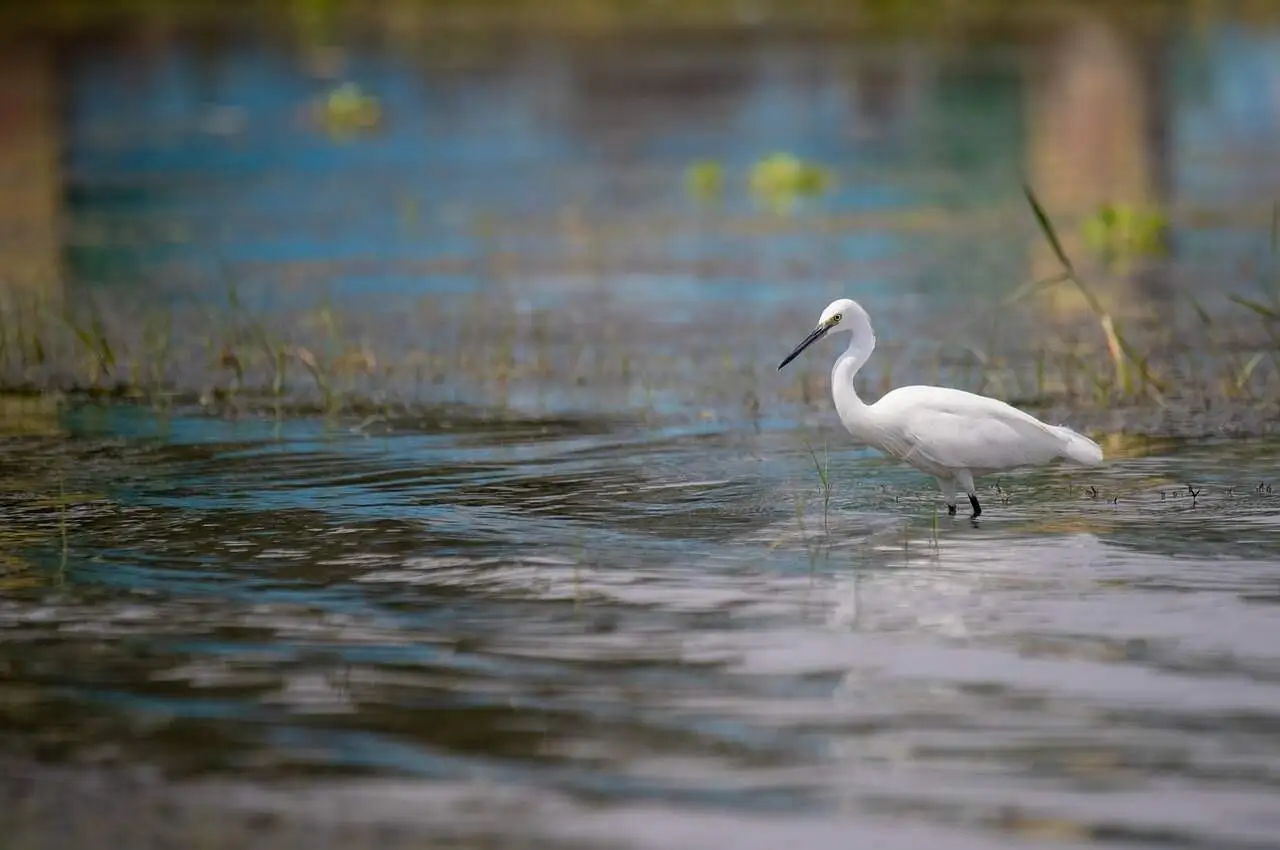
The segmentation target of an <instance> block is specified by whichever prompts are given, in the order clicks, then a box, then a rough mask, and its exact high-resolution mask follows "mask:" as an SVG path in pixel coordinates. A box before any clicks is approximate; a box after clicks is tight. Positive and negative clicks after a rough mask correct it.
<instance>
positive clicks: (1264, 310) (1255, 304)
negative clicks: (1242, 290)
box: [1227, 295, 1280, 321]
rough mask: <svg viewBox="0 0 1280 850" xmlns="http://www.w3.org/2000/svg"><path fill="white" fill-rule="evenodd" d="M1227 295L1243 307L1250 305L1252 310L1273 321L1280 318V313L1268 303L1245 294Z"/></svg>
mask: <svg viewBox="0 0 1280 850" xmlns="http://www.w3.org/2000/svg"><path fill="white" fill-rule="evenodd" d="M1227 297H1228V298H1230V299H1231V300H1232V301H1234V302H1236V303H1237V304H1239V305H1240V306H1241V307H1248V308H1249V309H1250V310H1252V311H1253V312H1255V313H1257V314H1258V315H1259V316H1262V317H1264V318H1267V319H1270V320H1272V321H1276V320H1278V319H1280V313H1278V312H1276V311H1275V310H1273V309H1271V308H1270V307H1268V306H1267V305H1266V304H1263V303H1261V302H1259V301H1254V300H1253V299H1252V298H1245V297H1244V296H1243V295H1228V296H1227Z"/></svg>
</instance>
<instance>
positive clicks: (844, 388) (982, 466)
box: [778, 298, 1103, 521]
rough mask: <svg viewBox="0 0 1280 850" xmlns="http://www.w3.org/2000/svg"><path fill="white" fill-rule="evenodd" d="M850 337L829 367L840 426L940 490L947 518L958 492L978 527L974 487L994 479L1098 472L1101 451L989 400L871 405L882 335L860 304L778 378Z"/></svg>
mask: <svg viewBox="0 0 1280 850" xmlns="http://www.w3.org/2000/svg"><path fill="white" fill-rule="evenodd" d="M837 333H848V334H849V337H850V339H849V347H848V348H846V349H845V350H844V353H842V354H841V355H840V356H839V357H837V358H836V362H835V365H834V366H832V367H831V396H832V398H833V399H834V401H835V405H836V412H837V413H838V414H839V416H840V422H841V423H842V424H843V425H844V427H845V428H846V429H847V430H848V431H849V433H850V434H852V435H853V437H854V438H855V439H856V440H858V441H859V442H861V443H863V444H865V445H869V446H871V447H872V448H875V449H878V450H879V451H881V452H882V453H884V454H887V455H889V456H891V457H894V458H897V459H898V460H901V461H904V462H906V463H908V464H910V465H911V466H913V467H915V468H916V469H918V470H920V471H921V472H924V473H925V474H927V475H932V476H933V477H934V478H935V479H937V482H938V489H939V490H940V491H941V492H942V498H943V501H944V502H946V505H947V513H948V514H950V515H951V516H955V514H956V489H957V488H959V489H960V490H963V491H964V492H965V493H966V494H968V496H969V504H970V506H971V507H972V508H973V515H972V519H973V520H975V521H976V520H977V518H978V517H979V516H980V515H981V514H982V505H981V504H980V503H979V502H978V492H977V489H976V487H975V486H974V479H975V478H978V477H980V476H983V475H988V474H991V473H993V472H999V471H1002V470H1006V469H1014V468H1016V467H1024V466H1039V465H1044V464H1048V463H1053V462H1054V461H1057V460H1059V459H1061V460H1065V461H1068V462H1071V463H1075V464H1079V465H1082V466H1100V465H1101V464H1102V462H1103V457H1102V447H1101V446H1099V445H1098V444H1097V443H1095V442H1094V441H1093V440H1091V439H1089V438H1088V437H1086V436H1084V435H1083V434H1080V433H1077V432H1076V431H1073V430H1071V429H1070V428H1068V427H1066V426H1064V425H1049V424H1047V423H1045V422H1041V421H1040V420H1039V419H1037V418H1035V417H1034V416H1032V415H1031V414H1029V413H1025V412H1023V411H1021V410H1019V409H1017V408H1016V407H1013V406H1012V405H1010V404H1006V403H1005V402H1003V401H1000V400H999V399H994V398H990V397H988V396H983V395H977V394H976V393H971V392H966V391H965V390H958V389H953V388H951V387H932V386H909V387H898V388H897V389H895V390H891V391H889V392H887V393H885V394H884V395H883V396H881V398H880V399H879V400H878V401H876V402H875V403H873V404H866V403H864V402H863V401H862V399H861V398H859V397H858V392H857V390H856V389H854V386H853V378H854V376H855V375H857V374H858V370H859V369H861V368H862V366H863V364H865V363H866V362H867V360H868V359H869V358H870V357H871V353H872V352H873V351H874V350H875V347H876V335H875V332H874V331H873V330H872V328H871V318H870V316H868V315H867V311H866V310H864V309H863V308H862V306H861V305H859V304H858V302H856V301H854V300H853V299H851V298H838V299H836V300H835V301H832V302H831V303H830V304H829V305H827V308H826V309H825V310H823V311H822V315H821V316H820V317H819V318H818V324H817V327H815V328H814V329H813V330H812V331H810V332H809V335H808V336H806V337H805V338H804V339H803V340H801V341H800V344H799V345H797V346H796V347H795V349H794V350H792V352H791V353H790V354H788V355H787V356H786V357H785V358H784V359H783V361H782V362H781V363H779V364H778V371H782V368H783V367H784V366H786V365H787V364H788V363H790V362H791V361H792V360H795V359H796V358H797V357H799V356H800V354H801V352H803V351H804V350H805V349H806V348H808V347H809V346H811V345H813V344H814V343H815V342H817V341H818V340H820V339H822V338H823V337H825V336H828V335H830V334H837Z"/></svg>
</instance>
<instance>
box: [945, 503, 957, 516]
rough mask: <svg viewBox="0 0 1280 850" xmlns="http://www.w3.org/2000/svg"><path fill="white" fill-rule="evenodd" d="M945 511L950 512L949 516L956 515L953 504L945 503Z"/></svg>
mask: <svg viewBox="0 0 1280 850" xmlns="http://www.w3.org/2000/svg"><path fill="white" fill-rule="evenodd" d="M947 513H948V514H950V515H951V516H955V515H956V506H955V505H947Z"/></svg>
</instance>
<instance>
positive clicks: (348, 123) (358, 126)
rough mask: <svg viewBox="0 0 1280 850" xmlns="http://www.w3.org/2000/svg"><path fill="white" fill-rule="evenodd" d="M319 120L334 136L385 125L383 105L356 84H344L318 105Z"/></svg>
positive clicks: (317, 117) (317, 114)
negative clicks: (383, 123)
mask: <svg viewBox="0 0 1280 850" xmlns="http://www.w3.org/2000/svg"><path fill="white" fill-rule="evenodd" d="M316 119H317V121H318V122H319V123H320V124H321V125H322V126H324V127H325V128H326V129H328V130H329V131H330V132H332V133H338V134H349V133H358V132H362V131H367V130H372V129H375V128H377V127H378V126H380V125H381V124H382V105H381V104H380V103H379V101H378V99H377V98H376V97H374V96H373V95H369V94H365V93H364V91H362V90H361V88H360V86H358V85H356V84H355V83H343V84H342V85H340V86H338V87H337V88H335V89H333V90H332V91H331V92H329V94H328V95H327V96H326V97H325V98H324V100H323V101H322V102H321V103H319V104H318V105H317V107H316Z"/></svg>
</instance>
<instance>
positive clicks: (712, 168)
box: [685, 159, 724, 201]
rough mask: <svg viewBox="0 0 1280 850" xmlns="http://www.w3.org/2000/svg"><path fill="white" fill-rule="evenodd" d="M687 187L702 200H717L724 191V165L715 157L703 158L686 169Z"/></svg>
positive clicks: (694, 195)
mask: <svg viewBox="0 0 1280 850" xmlns="http://www.w3.org/2000/svg"><path fill="white" fill-rule="evenodd" d="M685 187H686V189H687V190H688V192H689V194H690V195H691V196H692V197H694V198H696V199H698V200H701V201H708V200H715V199H717V198H719V197H720V196H721V194H723V192H724V166H723V165H721V164H720V163H719V162H717V161H716V160H714V159H701V160H698V161H697V162H694V163H692V164H690V165H689V167H688V168H686V169H685Z"/></svg>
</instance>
